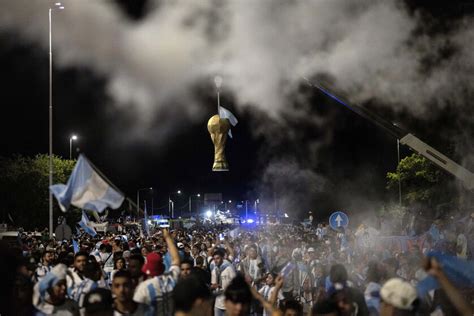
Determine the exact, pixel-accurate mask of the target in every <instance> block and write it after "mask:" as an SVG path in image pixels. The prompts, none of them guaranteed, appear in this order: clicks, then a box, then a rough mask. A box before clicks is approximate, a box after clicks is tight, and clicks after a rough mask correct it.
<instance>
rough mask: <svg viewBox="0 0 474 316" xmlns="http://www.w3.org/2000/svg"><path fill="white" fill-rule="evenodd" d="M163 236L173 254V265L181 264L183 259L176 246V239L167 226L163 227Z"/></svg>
mask: <svg viewBox="0 0 474 316" xmlns="http://www.w3.org/2000/svg"><path fill="white" fill-rule="evenodd" d="M163 238H164V240H165V242H166V245H167V246H168V250H169V252H170V255H171V265H173V266H179V264H180V262H181V260H180V258H179V252H178V248H176V245H175V244H174V240H173V238H172V237H171V235H170V233H169V231H168V230H167V229H166V228H164V229H163Z"/></svg>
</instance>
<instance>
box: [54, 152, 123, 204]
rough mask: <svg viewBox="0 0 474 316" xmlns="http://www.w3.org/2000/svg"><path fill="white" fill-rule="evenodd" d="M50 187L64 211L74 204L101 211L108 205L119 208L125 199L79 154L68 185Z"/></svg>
mask: <svg viewBox="0 0 474 316" xmlns="http://www.w3.org/2000/svg"><path fill="white" fill-rule="evenodd" d="M49 189H50V190H51V193H53V194H54V196H55V197H56V199H57V200H58V203H59V207H60V208H61V210H62V211H63V212H66V211H67V209H68V208H69V207H70V206H71V205H74V206H76V207H78V208H82V209H86V210H90V211H97V212H99V213H101V212H102V211H103V210H104V209H105V208H107V207H110V208H112V209H117V208H119V207H120V205H121V204H122V202H123V200H124V196H123V194H122V193H121V192H118V191H117V190H116V189H114V188H113V187H112V186H111V185H110V184H109V183H108V182H107V181H105V180H104V179H103V178H102V177H101V176H100V175H99V173H98V172H97V171H96V170H94V168H93V167H92V166H91V164H90V163H89V161H88V160H87V158H86V157H84V156H83V155H80V156H79V159H78V161H77V163H76V166H75V167H74V170H73V171H72V174H71V176H70V177H69V180H68V181H67V185H64V184H55V185H52V186H50V187H49Z"/></svg>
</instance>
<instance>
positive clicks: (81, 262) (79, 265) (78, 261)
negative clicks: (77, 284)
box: [74, 251, 89, 272]
mask: <svg viewBox="0 0 474 316" xmlns="http://www.w3.org/2000/svg"><path fill="white" fill-rule="evenodd" d="M88 257H89V255H88V254H87V253H86V252H82V251H79V252H77V253H76V254H75V255H74V268H75V269H76V270H77V271H79V272H83V271H84V267H85V266H86V263H87V258H88Z"/></svg>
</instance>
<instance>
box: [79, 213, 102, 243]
mask: <svg viewBox="0 0 474 316" xmlns="http://www.w3.org/2000/svg"><path fill="white" fill-rule="evenodd" d="M78 224H79V226H81V228H82V229H84V231H85V232H86V233H87V234H89V235H91V236H92V237H95V235H97V232H96V231H95V229H94V228H93V227H91V226H90V223H89V218H87V215H86V212H84V210H83V211H82V217H81V221H80V222H78Z"/></svg>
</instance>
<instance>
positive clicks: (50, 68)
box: [48, 2, 64, 238]
mask: <svg viewBox="0 0 474 316" xmlns="http://www.w3.org/2000/svg"><path fill="white" fill-rule="evenodd" d="M55 5H56V6H57V7H58V8H59V9H60V10H63V9H64V6H62V5H61V3H59V2H57V3H55ZM52 16H53V8H51V7H50V8H49V11H48V21H49V110H48V112H49V113H48V114H49V187H51V186H52V185H53V31H52V23H51V22H52ZM48 191H49V238H53V194H52V193H51V191H50V190H48Z"/></svg>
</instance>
